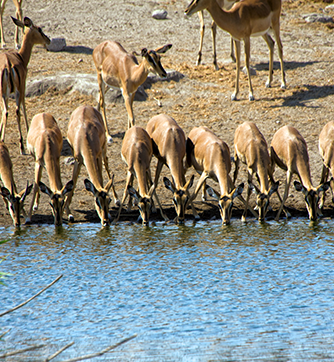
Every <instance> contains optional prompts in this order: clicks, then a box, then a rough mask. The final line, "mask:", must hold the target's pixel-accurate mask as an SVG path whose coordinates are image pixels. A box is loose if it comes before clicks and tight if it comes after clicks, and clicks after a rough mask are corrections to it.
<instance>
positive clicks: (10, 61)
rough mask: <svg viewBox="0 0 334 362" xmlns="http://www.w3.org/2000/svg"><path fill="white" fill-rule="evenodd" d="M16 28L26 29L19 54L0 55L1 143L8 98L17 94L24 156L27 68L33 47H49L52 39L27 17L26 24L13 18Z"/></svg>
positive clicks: (3, 134) (18, 119) (6, 115)
mask: <svg viewBox="0 0 334 362" xmlns="http://www.w3.org/2000/svg"><path fill="white" fill-rule="evenodd" d="M12 20H13V22H14V23H15V25H16V26H18V27H21V28H23V29H26V31H25V33H24V37H23V41H22V47H21V49H20V51H19V52H16V51H8V52H4V53H1V54H0V96H1V99H2V120H1V126H0V138H1V141H5V131H6V124H7V118H8V97H9V95H10V94H12V93H14V94H15V102H16V120H17V125H18V128H19V134H20V150H21V154H24V153H25V151H24V144H23V137H22V132H21V114H20V107H22V110H23V117H24V120H25V124H26V129H27V133H28V130H29V126H28V120H27V113H26V106H25V88H26V78H27V71H28V70H27V66H28V63H29V60H30V56H31V51H32V47H33V46H34V45H35V44H42V45H48V44H50V39H49V38H48V37H47V36H46V35H45V34H44V33H43V31H42V29H41V28H39V27H37V26H35V25H34V24H33V22H32V21H31V20H30V19H29V18H27V17H25V18H24V22H23V23H22V22H21V21H20V20H17V19H14V18H12Z"/></svg>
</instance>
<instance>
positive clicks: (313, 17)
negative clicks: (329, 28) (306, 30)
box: [303, 13, 333, 23]
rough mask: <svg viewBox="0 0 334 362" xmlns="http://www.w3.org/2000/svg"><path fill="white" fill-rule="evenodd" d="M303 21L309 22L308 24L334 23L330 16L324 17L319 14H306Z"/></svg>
mask: <svg viewBox="0 0 334 362" xmlns="http://www.w3.org/2000/svg"><path fill="white" fill-rule="evenodd" d="M303 19H304V20H305V21H306V22H307V23H316V22H317V23H333V17H331V16H329V15H324V14H317V13H313V14H305V15H303Z"/></svg>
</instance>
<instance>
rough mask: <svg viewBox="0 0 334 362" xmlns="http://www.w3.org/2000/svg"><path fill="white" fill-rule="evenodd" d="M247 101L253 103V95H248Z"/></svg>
mask: <svg viewBox="0 0 334 362" xmlns="http://www.w3.org/2000/svg"><path fill="white" fill-rule="evenodd" d="M248 99H249V100H250V101H251V102H252V101H254V96H253V94H250V95H249V96H248Z"/></svg>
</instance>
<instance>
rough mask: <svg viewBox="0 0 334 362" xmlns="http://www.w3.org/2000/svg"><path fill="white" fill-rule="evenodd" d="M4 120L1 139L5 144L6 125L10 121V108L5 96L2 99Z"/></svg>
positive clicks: (0, 134)
mask: <svg viewBox="0 0 334 362" xmlns="http://www.w3.org/2000/svg"><path fill="white" fill-rule="evenodd" d="M2 107H3V108H2V120H1V126H0V139H1V141H2V142H5V132H6V125H7V119H8V106H7V99H6V97H5V96H3V97H2Z"/></svg>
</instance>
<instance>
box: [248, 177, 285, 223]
mask: <svg viewBox="0 0 334 362" xmlns="http://www.w3.org/2000/svg"><path fill="white" fill-rule="evenodd" d="M278 185H279V181H277V182H275V183H274V184H273V185H272V186H271V188H270V189H269V190H268V191H267V192H261V191H260V190H259V189H258V188H257V187H256V186H255V185H253V184H252V183H251V182H250V183H249V187H250V189H251V190H253V192H254V193H255V194H256V208H257V210H258V211H259V221H264V218H265V217H266V214H267V212H268V207H269V199H270V196H271V195H272V194H273V193H274V192H276V191H277V189H278Z"/></svg>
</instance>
